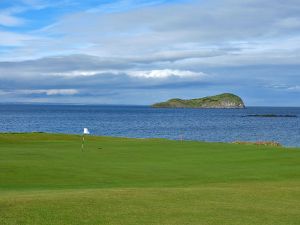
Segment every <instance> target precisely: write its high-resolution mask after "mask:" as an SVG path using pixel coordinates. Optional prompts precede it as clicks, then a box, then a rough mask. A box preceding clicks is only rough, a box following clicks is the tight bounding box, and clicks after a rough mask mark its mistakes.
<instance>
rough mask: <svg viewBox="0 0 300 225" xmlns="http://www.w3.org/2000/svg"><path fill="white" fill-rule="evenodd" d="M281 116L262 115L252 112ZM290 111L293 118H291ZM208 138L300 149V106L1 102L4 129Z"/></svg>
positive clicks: (190, 138) (0, 114)
mask: <svg viewBox="0 0 300 225" xmlns="http://www.w3.org/2000/svg"><path fill="white" fill-rule="evenodd" d="M266 114H269V115H270V114H272V115H281V117H258V116H249V115H266ZM287 115H288V117H287ZM83 128H88V129H89V131H90V132H91V135H100V136H116V137H132V138H167V139H173V140H196V141H207V142H234V141H276V142H279V143H281V144H282V145H284V146H287V147H300V107H247V108H246V109H158V108H151V107H149V106H108V105H37V104H32V105H30V104H20V105H18V104H1V105H0V132H50V133H67V134H81V133H82V131H83Z"/></svg>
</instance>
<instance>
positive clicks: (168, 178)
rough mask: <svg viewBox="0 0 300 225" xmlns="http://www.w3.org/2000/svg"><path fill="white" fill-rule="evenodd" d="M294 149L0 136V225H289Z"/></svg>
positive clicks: (299, 213)
mask: <svg viewBox="0 0 300 225" xmlns="http://www.w3.org/2000/svg"><path fill="white" fill-rule="evenodd" d="M299 150H300V149H288V148H282V147H273V146H257V145H252V144H225V143H205V142H195V141H172V140H166V139H132V138H113V137H97V136H86V142H85V149H84V151H81V136H79V135H63V134H45V133H40V134H38V133H32V134H29V133H28V134H0V224H1V225H54V224H55V225H102V224H103V225H107V224H112V225H183V224H184V225H220V224H221V225H256V224H257V225H262V224H263V225H274V224H276V225H297V224H299V222H300V188H299V186H300V151H299Z"/></svg>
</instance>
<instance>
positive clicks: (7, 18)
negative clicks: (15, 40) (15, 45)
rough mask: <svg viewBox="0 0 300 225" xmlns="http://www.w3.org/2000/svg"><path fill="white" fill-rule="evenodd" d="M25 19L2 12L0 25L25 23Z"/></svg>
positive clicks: (8, 25)
mask: <svg viewBox="0 0 300 225" xmlns="http://www.w3.org/2000/svg"><path fill="white" fill-rule="evenodd" d="M24 22H25V21H24V20H23V19H21V18H18V17H15V16H12V15H10V14H8V13H4V12H0V25H2V26H7V27H13V26H19V25H22V24H24Z"/></svg>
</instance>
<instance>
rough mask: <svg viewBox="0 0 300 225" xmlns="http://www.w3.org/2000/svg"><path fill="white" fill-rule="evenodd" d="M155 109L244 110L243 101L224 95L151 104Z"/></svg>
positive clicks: (233, 96) (237, 97)
mask: <svg viewBox="0 0 300 225" xmlns="http://www.w3.org/2000/svg"><path fill="white" fill-rule="evenodd" d="M152 107H155V108H245V104H244V102H243V100H242V99H241V98H240V97H239V96H237V95H234V94H231V93H224V94H220V95H214V96H208V97H204V98H195V99H188V100H185V99H180V98H173V99H170V100H168V101H166V102H160V103H156V104H153V105H152Z"/></svg>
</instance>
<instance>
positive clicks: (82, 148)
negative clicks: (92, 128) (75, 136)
mask: <svg viewBox="0 0 300 225" xmlns="http://www.w3.org/2000/svg"><path fill="white" fill-rule="evenodd" d="M83 150H84V134H82V141H81V151H82V152H83Z"/></svg>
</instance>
